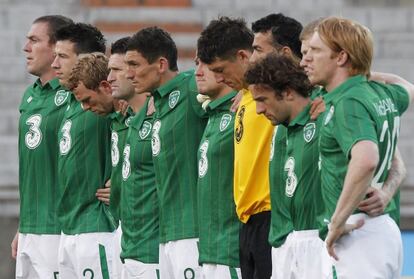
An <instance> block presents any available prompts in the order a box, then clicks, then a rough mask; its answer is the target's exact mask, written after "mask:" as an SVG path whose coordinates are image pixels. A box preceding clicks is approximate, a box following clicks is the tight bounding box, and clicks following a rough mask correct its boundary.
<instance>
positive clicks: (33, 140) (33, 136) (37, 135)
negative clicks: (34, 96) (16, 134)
mask: <svg viewBox="0 0 414 279" xmlns="http://www.w3.org/2000/svg"><path fill="white" fill-rule="evenodd" d="M41 123H42V116H41V115H40V114H34V115H32V116H30V117H29V118H27V120H26V124H27V125H29V131H28V132H27V133H26V136H25V137H24V139H25V143H26V146H27V147H28V148H29V149H35V148H36V147H38V146H39V144H40V143H41V142H42V131H40V124H41Z"/></svg>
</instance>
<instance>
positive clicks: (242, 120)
mask: <svg viewBox="0 0 414 279" xmlns="http://www.w3.org/2000/svg"><path fill="white" fill-rule="evenodd" d="M241 92H242V94H243V97H242V100H241V102H240V105H239V108H238V110H237V113H236V119H235V124H234V125H235V130H234V200H235V202H236V211H237V215H238V216H239V219H240V220H241V221H242V222H243V223H246V222H247V221H248V220H249V217H250V216H251V215H253V214H257V213H260V212H263V211H269V210H270V191H269V154H270V144H271V141H272V134H273V130H274V127H273V126H272V124H271V123H270V121H269V120H268V119H267V118H266V117H265V116H264V115H258V114H257V113H256V103H255V101H254V100H253V96H252V93H251V92H250V91H248V90H244V89H243V90H242V91H241Z"/></svg>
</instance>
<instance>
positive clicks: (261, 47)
mask: <svg viewBox="0 0 414 279" xmlns="http://www.w3.org/2000/svg"><path fill="white" fill-rule="evenodd" d="M275 51H277V49H276V48H275V47H274V46H273V44H272V33H271V32H266V33H262V32H258V33H255V34H254V40H253V54H252V56H250V62H252V63H255V62H256V61H257V60H259V59H262V58H264V57H265V56H266V55H267V54H269V53H272V52H275Z"/></svg>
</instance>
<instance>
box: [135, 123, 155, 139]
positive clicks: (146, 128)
mask: <svg viewBox="0 0 414 279" xmlns="http://www.w3.org/2000/svg"><path fill="white" fill-rule="evenodd" d="M151 129H152V124H151V122H149V121H144V123H142V126H141V130H139V133H138V134H139V137H140V138H141V139H146V138H147V137H148V135H149V134H150V133H151Z"/></svg>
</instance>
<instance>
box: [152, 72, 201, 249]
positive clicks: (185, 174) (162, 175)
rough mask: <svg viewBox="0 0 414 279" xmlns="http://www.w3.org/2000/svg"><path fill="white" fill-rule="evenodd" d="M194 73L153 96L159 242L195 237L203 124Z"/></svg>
mask: <svg viewBox="0 0 414 279" xmlns="http://www.w3.org/2000/svg"><path fill="white" fill-rule="evenodd" d="M196 95H197V86H196V83H195V78H194V71H188V72H183V73H180V74H178V75H177V76H176V77H175V78H173V79H172V80H170V81H168V82H167V83H166V84H164V85H162V86H161V87H159V88H158V89H156V90H155V91H154V92H153V96H154V105H155V113H154V124H153V127H152V155H153V160H154V169H155V177H156V180H157V186H158V195H159V200H160V242H161V243H165V242H167V241H172V240H179V239H187V238H194V237H198V220H197V216H198V213H197V177H198V176H197V149H198V145H199V144H200V139H201V136H202V134H203V131H204V127H205V124H206V118H204V117H205V115H204V114H203V111H202V108H201V105H200V104H199V103H198V102H197V99H196Z"/></svg>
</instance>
